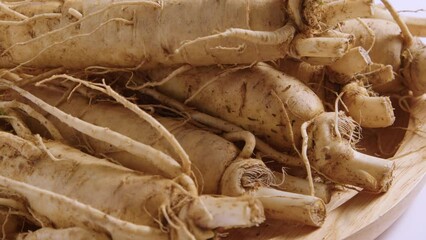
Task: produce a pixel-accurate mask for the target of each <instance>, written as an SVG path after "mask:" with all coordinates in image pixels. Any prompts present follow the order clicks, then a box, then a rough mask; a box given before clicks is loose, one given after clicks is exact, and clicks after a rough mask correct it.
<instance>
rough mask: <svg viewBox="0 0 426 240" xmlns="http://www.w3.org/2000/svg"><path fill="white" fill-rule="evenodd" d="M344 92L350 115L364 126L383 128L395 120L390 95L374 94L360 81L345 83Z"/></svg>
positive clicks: (344, 100)
mask: <svg viewBox="0 0 426 240" xmlns="http://www.w3.org/2000/svg"><path fill="white" fill-rule="evenodd" d="M342 93H343V97H342V100H343V103H344V104H345V105H346V107H347V109H348V113H349V115H350V116H351V117H352V118H353V119H354V120H355V121H356V122H358V123H359V124H360V125H361V126H362V127H368V128H383V127H389V126H391V125H392V124H393V123H394V122H395V115H394V112H393V107H392V103H391V101H390V98H389V97H379V96H372V95H371V94H370V93H369V92H368V90H367V89H366V88H365V87H364V86H363V84H362V83H360V82H352V83H349V84H347V85H345V86H344V87H343V89H342Z"/></svg>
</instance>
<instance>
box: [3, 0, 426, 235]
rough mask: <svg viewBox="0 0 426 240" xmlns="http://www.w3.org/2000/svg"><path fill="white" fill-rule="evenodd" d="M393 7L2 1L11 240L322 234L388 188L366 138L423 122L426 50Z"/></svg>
mask: <svg viewBox="0 0 426 240" xmlns="http://www.w3.org/2000/svg"><path fill="white" fill-rule="evenodd" d="M383 2H384V3H385V6H387V8H388V9H389V12H390V14H387V13H386V12H384V10H381V8H379V7H377V6H376V7H375V6H373V3H372V1H370V0H350V1H340V0H328V1H317V0H288V1H282V0H267V1H263V0H262V1H257V0H249V1H239V0H238V1H215V0H203V1H180V0H170V1H152V0H145V1H121V0H120V1H102V2H99V1H80V0H75V1H74V0H72V1H71V0H66V1H54V0H52V1H41V2H36V1H0V29H1V32H2V34H1V36H0V67H1V69H0V94H1V95H0V111H1V115H0V116H1V118H0V151H1V153H2V154H1V158H0V189H1V192H0V209H1V210H2V211H1V212H0V213H1V214H0V216H1V218H0V220H1V222H2V223H3V225H2V226H3V227H2V236H3V238H7V239H54V238H58V237H60V238H61V239H89V238H90V239H139V238H142V239H145V238H146V239H210V238H214V237H220V236H221V234H224V233H225V232H226V231H227V230H228V229H232V228H247V227H253V226H258V225H260V224H261V223H262V222H263V221H265V219H276V220H279V221H283V222H286V223H287V224H306V225H310V226H315V227H320V226H321V225H322V224H323V222H324V221H325V220H326V211H327V210H330V206H331V205H333V204H330V205H327V204H328V203H330V202H332V201H333V199H332V197H331V196H332V194H333V192H336V191H338V190H339V189H342V188H350V189H355V190H356V191H366V192H370V193H375V194H380V193H384V192H386V191H387V190H388V188H389V187H391V183H392V178H393V176H392V172H393V169H394V163H393V162H392V161H391V160H387V159H385V158H384V157H383V156H384V155H380V154H378V156H373V155H368V154H367V152H368V153H371V151H370V152H369V151H368V150H371V149H367V151H363V149H362V147H361V145H360V141H361V128H362V129H363V131H367V132H370V131H371V132H374V131H375V130H377V129H384V128H386V129H387V128H389V127H392V126H395V121H398V119H396V114H394V108H395V106H394V104H395V101H394V99H397V100H399V101H398V102H399V103H400V105H401V108H402V109H403V110H406V111H408V112H409V99H410V98H411V97H415V96H419V95H422V94H423V93H424V92H425V90H426V87H425V82H426V79H425V77H426V74H425V70H424V66H425V64H424V62H425V61H426V60H425V59H426V51H425V49H426V48H425V47H424V45H423V44H422V43H421V42H420V41H417V39H415V38H413V37H412V36H411V34H410V31H409V30H408V29H409V28H411V29H413V24H412V22H411V24H409V26H408V27H407V26H406V25H405V24H404V22H403V21H401V19H400V18H399V17H398V15H397V14H395V12H394V10H392V7H391V6H390V5H389V4H388V3H387V1H383ZM373 10H376V12H374V11H373ZM390 16H392V18H391V17H390ZM414 27H415V29H416V32H420V33H421V32H423V31H422V29H423V28H424V26H421V24H417V25H415V26H414ZM401 32H402V34H401ZM170 33H173V34H170ZM391 97H392V99H391ZM381 156H382V157H381Z"/></svg>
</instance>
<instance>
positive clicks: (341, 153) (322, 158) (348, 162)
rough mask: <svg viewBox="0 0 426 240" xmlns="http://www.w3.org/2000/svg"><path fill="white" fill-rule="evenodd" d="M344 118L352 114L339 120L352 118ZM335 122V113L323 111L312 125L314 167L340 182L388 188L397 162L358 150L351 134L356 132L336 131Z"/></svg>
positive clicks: (372, 189) (373, 189)
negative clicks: (352, 142) (352, 141)
mask: <svg viewBox="0 0 426 240" xmlns="http://www.w3.org/2000/svg"><path fill="white" fill-rule="evenodd" d="M344 118H348V117H346V116H344V115H340V116H339V121H338V123H337V124H339V125H340V124H342V123H346V124H347V123H349V122H350V121H349V120H344ZM335 124H336V121H335V114H334V113H323V114H321V115H319V116H318V117H316V118H315V119H314V122H313V123H312V124H311V126H310V127H309V128H308V134H309V149H310V151H309V155H310V158H309V159H310V160H311V165H312V167H313V168H314V169H316V170H317V171H318V172H319V173H321V174H322V175H324V176H325V177H326V178H328V179H330V180H332V181H334V182H336V183H340V184H347V185H353V186H357V187H361V188H363V189H364V190H365V191H368V192H374V193H381V192H386V191H387V190H388V188H389V186H390V185H391V182H392V172H393V169H394V162H392V161H388V160H385V159H381V158H378V157H373V156H368V155H366V154H362V153H360V152H357V151H356V150H354V149H353V148H352V144H351V143H350V141H349V140H348V137H347V136H350V135H352V134H348V133H345V134H336V133H335V128H334V125H335ZM339 129H348V127H339ZM348 130H349V129H348ZM339 136H342V137H339Z"/></svg>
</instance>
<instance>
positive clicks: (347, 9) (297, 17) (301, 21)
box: [287, 0, 373, 31]
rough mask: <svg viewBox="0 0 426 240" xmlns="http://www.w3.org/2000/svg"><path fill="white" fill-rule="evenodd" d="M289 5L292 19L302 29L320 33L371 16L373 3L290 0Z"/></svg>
mask: <svg viewBox="0 0 426 240" xmlns="http://www.w3.org/2000/svg"><path fill="white" fill-rule="evenodd" d="M287 4H288V5H287V9H288V10H287V11H288V13H289V15H290V17H291V18H292V19H293V20H294V21H295V23H296V25H297V26H298V27H299V28H300V29H302V30H304V31H320V30H324V29H326V28H327V27H330V26H334V25H336V24H337V23H339V22H341V21H343V20H345V19H350V18H355V17H368V16H371V15H372V4H373V1H371V0H349V1H340V0H337V1H317V0H290V1H288V3H287Z"/></svg>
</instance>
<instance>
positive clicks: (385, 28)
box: [338, 19, 404, 71]
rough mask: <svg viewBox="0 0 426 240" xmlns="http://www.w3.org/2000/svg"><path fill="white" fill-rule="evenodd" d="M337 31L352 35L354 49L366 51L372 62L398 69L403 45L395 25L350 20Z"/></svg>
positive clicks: (375, 21) (375, 20) (384, 21)
mask: <svg viewBox="0 0 426 240" xmlns="http://www.w3.org/2000/svg"><path fill="white" fill-rule="evenodd" d="M360 21H362V22H363V23H364V24H360ZM338 30H340V31H342V32H345V33H350V34H353V35H354V36H355V41H354V47H357V46H360V47H363V48H364V49H366V50H367V51H368V54H369V56H370V58H371V61H372V62H374V63H379V64H383V65H391V66H392V67H393V69H394V71H395V70H397V69H399V68H400V66H401V52H402V50H403V48H404V43H403V38H402V36H401V29H400V28H399V27H398V25H397V24H396V23H394V22H391V21H387V20H382V19H361V20H358V19H351V20H347V21H344V22H343V23H342V24H340V27H339V28H338Z"/></svg>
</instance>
